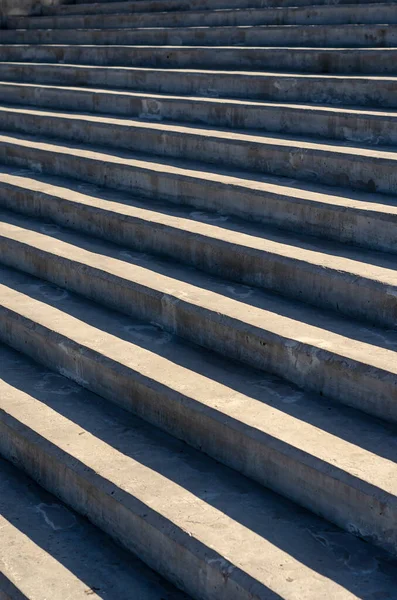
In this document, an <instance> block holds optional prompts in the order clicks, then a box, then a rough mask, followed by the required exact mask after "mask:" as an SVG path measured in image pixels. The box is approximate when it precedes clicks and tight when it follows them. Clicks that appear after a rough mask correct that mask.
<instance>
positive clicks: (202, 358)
mask: <svg viewBox="0 0 397 600" xmlns="http://www.w3.org/2000/svg"><path fill="white" fill-rule="evenodd" d="M54 237H57V236H54ZM34 281H41V280H36V279H35V280H34ZM13 285H15V287H16V288H17V289H20V291H22V292H23V293H26V290H25V289H24V286H23V284H22V286H21V287H19V286H18V284H17V283H16V282H15V281H14V283H13ZM48 285H49V287H50V288H51V287H53V288H54V290H57V289H58V288H57V287H56V286H52V284H48ZM28 293H29V295H30V296H32V297H34V298H36V299H38V300H40V302H43V303H46V304H48V305H50V306H53V307H55V308H57V309H61V310H64V311H65V312H67V313H68V314H70V315H72V316H74V317H75V318H77V319H79V320H82V321H85V322H86V323H88V324H90V325H92V326H94V327H96V328H98V329H101V330H103V331H104V332H106V333H110V334H112V335H114V336H116V337H118V338H120V339H123V340H125V341H127V342H132V343H134V344H136V345H138V346H140V347H142V348H145V349H147V350H150V351H152V352H153V351H154V352H155V353H156V354H159V355H161V356H163V357H164V358H167V359H168V360H170V361H171V362H173V363H175V364H178V365H180V366H183V367H185V368H187V369H189V370H191V371H193V372H197V373H199V374H201V375H204V376H205V377H207V378H209V379H212V380H214V381H217V382H219V383H222V384H223V385H226V386H227V387H229V388H230V389H231V390H232V391H233V390H235V391H239V392H241V393H243V394H245V395H247V396H248V397H251V398H254V399H256V400H258V401H259V402H264V403H266V404H269V405H273V404H272V402H271V399H269V394H266V393H265V392H263V391H262V392H261V391H260V390H259V389H258V388H255V387H254V386H252V385H247V379H248V375H249V374H252V379H253V380H255V379H258V378H259V377H260V378H261V379H262V380H264V382H265V383H266V381H268V382H269V385H270V386H272V387H275V388H277V389H278V390H279V391H281V393H282V394H284V395H285V396H293V395H294V394H296V393H297V391H298V388H297V387H296V386H294V385H293V384H291V383H289V382H287V381H285V380H283V379H281V378H279V377H278V376H273V375H269V374H267V373H266V372H259V371H256V370H255V369H253V368H250V367H249V366H246V365H242V364H240V363H237V362H236V361H234V360H232V359H224V358H223V357H222V356H220V355H218V354H215V353H212V352H211V351H210V350H207V349H206V350H205V354H204V353H203V350H202V349H201V348H199V347H195V346H194V345H193V344H191V343H189V342H186V341H184V340H183V339H181V338H178V337H174V340H173V346H172V348H175V346H177V347H178V348H179V351H178V352H175V351H173V350H172V348H171V347H168V346H167V345H166V344H164V345H162V346H160V345H156V346H155V347H153V346H151V345H150V341H148V342H145V340H144V339H142V337H139V338H136V337H135V338H134V337H133V336H132V335H131V334H130V333H127V332H126V331H124V330H123V328H122V327H120V323H119V321H120V319H125V321H126V322H128V323H131V322H133V323H134V322H136V321H137V319H134V318H133V317H128V316H127V317H125V316H124V315H122V314H121V313H117V312H112V314H110V313H109V311H108V309H106V308H103V307H102V306H101V305H98V304H96V305H94V306H93V308H94V310H92V311H91V310H89V309H88V310H87V309H86V307H87V304H86V302H87V301H85V303H84V305H82V304H79V303H78V296H76V295H74V294H72V293H70V294H69V299H66V300H64V301H62V303H61V305H60V303H59V301H57V300H51V299H50V298H49V297H45V296H43V295H42V294H39V292H38V291H35V290H33V289H30V290H29V292H28ZM73 299H75V301H74V300H73ZM76 300H77V301H76ZM90 302H91V301H88V306H91V304H90ZM98 315H99V316H100V317H101V318H98ZM102 317H103V318H102ZM139 322H140V323H146V324H147V321H146V322H145V321H141V320H139ZM396 341H397V336H396ZM184 349H186V351H185V350H184ZM197 352H200V355H199V356H198V355H197ZM232 373H234V375H235V376H233V375H232ZM259 373H260V375H259ZM239 375H240V376H239ZM313 408H314V410H313ZM277 409H278V410H281V411H283V412H285V413H286V414H289V415H291V416H294V417H295V418H297V419H300V420H302V421H304V422H307V423H310V424H312V425H315V426H316V427H319V428H320V429H322V430H324V431H326V432H329V433H333V434H334V435H336V436H337V437H340V438H343V439H345V440H346V441H349V442H351V443H353V444H355V445H357V446H358V447H361V448H364V449H366V450H368V451H370V452H373V453H374V454H377V455H379V456H383V457H384V458H387V459H389V460H392V461H393V462H396V463H397V444H396V437H395V432H396V426H395V425H393V424H389V423H386V422H384V421H381V420H380V419H377V418H375V417H372V416H371V417H369V416H367V415H366V414H364V413H361V412H360V411H359V410H356V409H353V408H349V407H347V406H344V405H342V404H338V403H336V402H332V401H331V400H329V399H325V398H324V397H320V396H318V395H315V394H312V393H305V395H304V397H303V399H302V401H301V402H299V403H296V404H287V403H280V402H279V403H277ZM330 411H332V412H333V413H335V412H336V411H338V412H339V413H340V415H341V418H340V419H339V420H338V422H337V423H336V422H335V421H332V420H330V419H329V416H330ZM375 428H376V429H377V432H378V436H374V431H375ZM368 430H369V431H370V432H371V433H370V435H363V431H368ZM386 440H387V441H388V443H387V444H385V441H386Z"/></svg>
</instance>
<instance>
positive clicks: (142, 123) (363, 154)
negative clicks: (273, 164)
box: [0, 104, 397, 162]
mask: <svg viewBox="0 0 397 600" xmlns="http://www.w3.org/2000/svg"><path fill="white" fill-rule="evenodd" d="M1 113H3V114H21V115H23V114H27V115H32V116H37V117H41V118H46V119H47V122H48V121H49V119H50V118H51V119H60V120H61V119H62V120H65V119H67V120H70V121H71V122H84V123H101V124H105V125H110V126H115V127H116V126H117V127H126V128H129V129H131V130H132V131H133V130H134V129H135V130H139V129H140V130H143V131H154V132H158V133H159V135H162V134H167V133H168V134H175V135H180V136H183V137H184V139H186V137H187V136H189V137H192V138H197V139H198V140H208V141H210V140H217V141H219V142H230V141H235V142H237V143H241V144H244V143H246V144H251V145H256V146H267V147H272V146H274V147H278V148H280V149H285V150H286V151H287V152H294V151H306V152H312V153H324V154H342V155H345V156H350V157H352V158H353V157H354V158H358V157H360V158H361V159H368V158H370V159H371V160H374V161H392V162H394V161H397V152H396V151H395V150H394V148H393V147H390V146H386V147H384V148H382V146H367V147H366V146H364V145H362V144H360V145H357V144H354V142H344V141H339V140H337V141H334V140H321V139H316V138H314V139H313V138H310V137H303V136H291V135H287V134H274V133H269V134H266V132H263V131H259V132H257V133H256V134H255V133H254V132H253V131H252V130H251V131H249V132H244V131H238V130H235V129H225V128H220V127H219V128H218V127H216V128H214V127H211V126H205V125H202V126H198V125H189V124H184V123H182V124H179V123H172V122H158V121H157V120H156V121H150V120H143V119H139V118H138V119H137V118H135V119H128V118H127V117H123V116H107V115H106V116H105V115H100V114H90V113H81V114H79V113H77V112H71V111H67V112H59V111H57V110H49V109H42V108H32V107H29V106H27V107H19V106H14V105H12V106H11V105H4V104H0V114H1ZM390 119H391V120H394V119H395V120H396V121H397V115H391V116H390ZM204 158H205V155H204Z"/></svg>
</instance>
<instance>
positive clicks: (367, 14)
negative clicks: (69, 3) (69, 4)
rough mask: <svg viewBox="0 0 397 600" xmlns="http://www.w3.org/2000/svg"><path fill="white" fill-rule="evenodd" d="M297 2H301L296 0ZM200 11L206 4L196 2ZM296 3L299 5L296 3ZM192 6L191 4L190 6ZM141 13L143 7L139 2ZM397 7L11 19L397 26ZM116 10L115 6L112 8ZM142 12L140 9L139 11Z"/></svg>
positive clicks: (24, 23) (28, 22)
mask: <svg viewBox="0 0 397 600" xmlns="http://www.w3.org/2000/svg"><path fill="white" fill-rule="evenodd" d="M297 1H298V0H297ZM196 2H197V3H198V6H199V7H201V6H202V3H203V0H196ZM294 3H295V4H296V2H295V0H294ZM189 4H190V6H192V4H191V3H189ZM139 5H140V7H141V10H143V9H144V4H143V3H142V2H141V1H140V2H139ZM396 6H397V3H393V2H381V3H376V2H373V3H368V4H367V3H363V4H340V3H338V4H329V5H312V6H293V7H281V8H278V7H273V8H230V9H220V10H219V9H218V10H208V9H207V10H197V9H196V10H194V9H190V10H181V11H176V10H175V11H169V12H141V11H138V12H133V13H131V12H126V13H115V12H114V10H113V11H112V12H111V13H108V14H81V15H49V16H40V17H10V18H9V19H8V21H7V25H8V27H9V28H10V29H54V28H61V29H97V28H100V29H118V28H120V27H123V28H124V27H127V28H129V27H158V25H159V23H161V25H162V27H181V26H182V27H195V26H196V27H197V26H198V27H203V26H215V27H216V26H225V25H232V26H233V25H306V24H310V25H315V24H317V25H321V24H336V23H340V24H348V23H351V24H354V25H356V24H363V23H375V24H376V23H388V24H396V23H397V10H396ZM112 8H113V9H114V6H113V7H112ZM137 9H139V6H138V7H137Z"/></svg>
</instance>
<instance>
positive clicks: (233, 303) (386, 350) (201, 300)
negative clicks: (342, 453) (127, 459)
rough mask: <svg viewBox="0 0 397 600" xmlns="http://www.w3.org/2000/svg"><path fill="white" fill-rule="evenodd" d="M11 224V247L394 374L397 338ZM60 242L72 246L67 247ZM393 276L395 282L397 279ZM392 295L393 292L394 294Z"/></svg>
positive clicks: (73, 237) (79, 239)
mask: <svg viewBox="0 0 397 600" xmlns="http://www.w3.org/2000/svg"><path fill="white" fill-rule="evenodd" d="M5 217H6V213H3V219H4V218H5ZM7 217H8V221H11V222H12V221H14V222H15V223H17V222H19V223H24V224H25V226H26V229H24V228H21V229H19V230H18V228H17V227H15V226H12V225H8V226H7V224H5V225H4V233H5V232H6V231H7V229H8V232H7V233H8V236H10V239H11V236H12V233H13V234H14V235H15V237H17V236H18V237H19V240H20V241H21V242H22V243H23V244H26V245H29V246H30V247H31V248H32V249H33V248H34V247H35V246H36V247H37V248H41V249H42V250H44V249H45V251H46V252H47V253H50V254H53V255H54V256H61V257H63V258H64V259H66V260H68V259H69V260H72V257H73V261H76V264H79V263H80V264H82V265H90V266H91V267H93V268H95V269H97V270H98V271H99V272H100V273H102V274H103V276H104V277H106V278H108V277H111V278H112V277H116V278H119V279H121V280H123V281H124V282H125V283H126V284H127V285H128V286H130V285H131V286H134V285H139V286H143V287H145V288H147V289H148V290H150V291H151V292H152V293H153V294H155V295H160V297H162V298H163V301H164V302H169V303H171V304H173V303H175V302H181V303H182V304H186V305H189V306H190V307H191V308H192V310H195V309H199V310H200V309H203V310H205V311H206V312H208V316H209V317H212V318H215V319H221V320H225V319H226V320H227V319H228V320H231V322H233V323H234V324H235V326H236V327H242V328H243V329H245V330H246V331H247V332H248V331H250V330H251V331H252V330H255V329H256V330H262V331H264V332H267V333H270V334H272V335H275V336H281V337H282V338H284V339H285V340H286V341H287V340H289V341H290V342H291V343H297V344H304V345H305V344H306V345H310V346H313V347H314V348H316V349H317V350H321V349H322V350H325V349H327V350H328V351H329V352H331V353H333V354H335V355H339V356H343V357H345V358H346V359H351V360H353V361H358V362H361V363H362V365H363V366H364V365H365V366H366V367H370V368H371V367H372V368H374V369H381V370H383V371H384V372H385V373H390V374H393V375H396V374H397V364H396V362H395V348H396V342H397V332H394V331H386V330H381V329H380V330H379V329H376V328H374V327H370V326H366V325H363V324H362V323H358V322H354V321H351V320H349V321H346V320H345V319H344V318H343V317H339V316H337V315H334V314H332V313H329V312H328V311H322V310H320V309H316V310H315V311H314V310H313V308H312V307H310V306H308V305H305V304H302V303H299V302H297V301H293V300H287V299H286V298H281V297H279V296H277V295H273V294H272V293H270V292H266V291H264V290H257V289H255V288H252V287H250V286H248V289H246V286H243V290H242V291H240V290H239V289H238V286H237V293H236V291H235V290H234V287H233V283H232V282H230V281H227V280H222V279H220V278H217V277H214V276H211V275H207V274H205V273H201V272H199V271H196V270H195V269H192V268H189V267H185V266H183V265H181V264H178V263H174V262H173V261H169V260H166V259H161V258H160V257H151V256H150V255H147V254H141V253H139V252H138V253H134V252H129V250H128V249H126V248H125V249H120V247H118V246H114V245H113V244H111V243H109V242H103V241H97V240H95V239H94V238H91V237H88V236H85V235H82V234H77V233H72V232H69V231H63V230H62V229H61V228H59V227H58V226H56V227H55V230H56V231H55V232H54V233H52V234H47V235H46V234H45V231H46V225H45V224H44V225H43V224H42V223H41V222H40V221H39V222H37V225H36V223H35V221H34V220H32V219H29V218H25V217H23V216H20V215H12V214H9V215H8V213H7ZM35 225H36V227H37V229H38V232H36V231H35V227H34V226H35ZM42 228H43V229H42ZM51 230H52V227H51V225H50V231H51ZM11 232H12V233H11ZM4 233H3V235H4ZM62 238H65V240H69V241H62ZM129 255H130V256H129ZM392 273H393V275H394V277H395V276H396V271H394V272H392ZM390 287H392V286H390ZM393 291H394V290H393V288H392V291H391V293H393ZM342 332H343V333H342Z"/></svg>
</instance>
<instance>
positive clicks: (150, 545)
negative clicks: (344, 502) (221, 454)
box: [0, 330, 397, 600]
mask: <svg viewBox="0 0 397 600" xmlns="http://www.w3.org/2000/svg"><path fill="white" fill-rule="evenodd" d="M32 335H34V331H33V330H32ZM65 351H67V348H65ZM0 398H1V400H0V402H1V410H0V451H1V453H2V455H3V456H4V457H6V458H8V459H9V460H11V461H12V462H13V463H15V464H16V465H17V466H20V467H21V468H22V469H24V470H25V471H26V472H27V473H28V474H30V475H31V476H32V477H33V478H34V479H36V480H37V481H38V482H39V483H41V485H43V487H46V488H47V489H48V490H49V491H50V492H52V493H55V494H56V495H57V496H58V497H59V498H61V499H62V500H63V501H64V502H66V503H68V504H69V505H70V506H72V508H74V509H76V510H78V511H79V512H80V513H81V514H82V515H84V516H87V517H88V518H89V519H90V520H92V521H93V522H94V523H95V524H96V525H98V526H100V527H101V528H102V529H103V530H104V531H106V532H107V533H109V534H110V535H111V536H112V537H113V538H114V539H115V540H117V541H118V542H119V543H121V544H122V545H124V546H125V547H126V548H127V549H129V550H131V551H132V552H133V553H135V554H137V555H138V556H139V557H141V558H143V559H144V560H145V562H147V563H148V564H149V565H150V566H151V567H152V568H154V569H155V570H157V571H158V572H160V573H161V574H162V575H164V576H166V578H168V579H169V580H171V581H172V582H173V583H174V584H176V585H177V586H178V587H180V588H183V589H184V590H185V591H188V592H189V593H191V595H192V596H193V597H194V598H196V599H197V600H331V599H332V600H353V599H358V598H359V599H361V600H395V598H396V590H397V573H396V570H395V560H394V559H393V558H392V557H390V556H389V555H387V554H385V553H384V552H383V551H381V550H377V549H374V548H373V547H372V546H371V545H370V544H368V543H364V542H363V541H361V540H359V539H357V538H355V537H354V536H353V535H351V534H348V533H345V532H342V531H341V530H340V529H338V528H337V527H336V526H334V525H331V524H329V523H327V522H326V521H324V520H323V519H321V518H318V517H315V516H314V515H312V514H311V513H309V512H308V511H306V510H304V509H301V508H299V507H297V506H296V505H294V504H292V503H291V502H289V501H287V500H284V499H282V498H281V497H280V496H278V495H277V494H274V493H272V492H270V491H267V490H265V488H262V487H261V486H259V485H257V484H255V483H253V482H250V481H249V480H248V479H246V478H245V477H243V476H241V475H239V474H238V473H236V472H234V471H232V470H230V469H228V468H226V467H223V466H222V465H220V464H219V463H217V462H215V461H214V460H212V459H210V458H209V457H207V456H205V455H204V454H202V453H200V452H198V451H197V450H194V449H192V448H190V447H189V446H187V445H186V444H184V443H183V442H180V441H178V440H176V439H175V438H172V437H171V436H169V435H167V434H165V433H162V432H161V431H160V430H158V429H156V428H154V427H152V426H150V425H148V424H146V423H144V422H143V421H141V420H140V419H138V418H136V417H133V416H132V415H130V414H129V413H126V412H125V411H124V410H122V409H120V408H118V407H116V406H114V405H112V404H110V403H108V402H106V401H105V400H103V399H101V398H100V397H98V396H95V395H94V394H92V393H89V392H87V391H86V390H84V389H83V388H81V387H79V386H78V385H77V384H76V383H74V382H71V381H69V380H68V379H65V378H64V377H62V376H61V375H58V374H55V373H52V372H50V371H47V370H46V369H45V368H43V367H40V366H38V365H37V364H35V363H33V362H32V361H30V360H29V359H27V358H25V357H24V356H23V355H21V354H18V353H16V352H15V351H13V350H11V349H9V348H6V347H4V346H0ZM302 485H303V486H304V482H303V481H302ZM6 487H7V488H10V491H9V492H8V493H11V491H12V486H6ZM29 493H30V492H29ZM17 495H18V494H17ZM20 495H21V494H20ZM21 496H22V497H23V496H24V495H23V494H22V495H21ZM0 498H1V501H0V502H3V503H4V501H5V499H6V497H5V495H4V494H2V495H1V494H0ZM25 500H26V501H28V500H29V494H26V498H25ZM21 501H22V500H21ZM7 504H8V503H7ZM12 504H13V503H11V505H12ZM40 504H42V505H44V506H41V510H38V511H37V510H35V509H34V510H32V508H31V510H30V511H27V512H25V513H24V514H25V515H28V517H29V518H28V520H23V519H22V520H21V521H20V523H19V525H17V523H18V522H17V521H16V518H15V517H14V524H15V526H16V527H17V529H19V531H23V533H24V534H25V535H27V537H29V535H28V530H27V527H30V528H31V529H34V527H33V525H32V524H33V523H34V519H37V518H38V517H40V518H44V520H45V521H46V522H47V524H48V522H52V523H54V519H55V518H60V516H59V514H61V515H62V519H63V523H66V524H67V523H69V524H70V523H71V520H73V519H72V517H71V516H70V513H67V512H66V511H65V510H64V509H56V510H55V511H52V513H51V510H50V509H47V508H46V507H48V505H51V504H52V501H49V500H47V499H44V500H39V501H38V502H36V500H33V501H32V502H31V506H33V508H34V507H37V505H40ZM8 505H9V504H8ZM3 510H4V509H3ZM54 512H55V513H58V512H59V514H58V516H56V514H55V515H54V514H53V513H54ZM7 521H8V522H9V521H10V519H7ZM5 531H7V529H5ZM10 531H12V530H11V529H10ZM64 531H66V532H68V533H69V535H70V536H72V534H73V533H74V531H73V528H72V527H70V529H69V528H68V529H66V530H64ZM77 534H78V531H77V530H76V535H77ZM2 536H4V531H2ZM3 540H4V537H2V541H3ZM34 541H35V543H36V546H38V550H37V552H39V550H40V541H39V536H38V537H37V538H36V539H35V540H34ZM86 541H87V543H88V541H89V538H88V536H87V540H86ZM74 546H75V551H73V554H75V558H76V563H77V564H78V565H80V567H79V568H82V569H83V565H84V561H83V559H82V558H79V557H81V553H83V554H84V552H85V551H84V545H83V542H82V543H81V545H80V544H79V543H78V542H77V539H76V541H75V542H74ZM4 547H5V548H7V547H8V550H5V549H4ZM99 548H101V551H102V544H98V552H99ZM35 551H36V550H35ZM104 551H105V550H104ZM2 552H3V553H4V552H7V554H10V556H9V557H7V556H6V557H5V559H4V558H2V559H3V562H5V563H6V564H8V565H10V564H11V567H9V570H10V571H11V573H14V575H13V576H14V577H16V575H15V573H16V574H18V572H17V571H16V570H15V568H14V567H13V566H12V563H11V562H10V561H11V560H16V561H18V560H19V558H18V557H19V556H21V557H24V558H25V559H26V558H27V557H28V554H29V552H30V551H29V550H28V549H25V548H21V549H17V548H15V549H12V546H11V545H10V544H4V545H3V550H2ZM58 552H59V560H58V562H59V561H61V562H62V560H63V561H64V562H63V563H62V564H63V566H65V561H67V560H71V559H70V556H71V555H70V553H69V552H68V551H67V549H62V546H61V545H60V546H59V547H58ZM47 554H49V555H51V548H50V547H48V548H47ZM61 556H62V557H63V558H62V559H61ZM97 562H98V564H100V562H101V559H98V561H97ZM116 562H117V561H116ZM34 563H37V564H38V565H39V561H38V560H36V559H34ZM55 564H56V563H55ZM60 568H61V567H60ZM44 570H45V571H46V569H44ZM121 570H122V569H121ZM69 571H71V572H72V573H73V569H71V567H70V566H69ZM115 572H116V571H115ZM29 573H31V571H30V569H25V575H24V577H26V578H27V579H26V580H25V579H24V577H22V575H20V576H19V577H16V578H17V579H19V580H20V583H24V584H25V585H28V584H29V578H28V574H29ZM54 573H55V570H54ZM130 576H131V577H133V576H134V575H133V571H131V573H130ZM80 578H82V577H80ZM33 579H35V578H33ZM94 579H95V578H94ZM98 579H99V577H98ZM110 581H112V579H110ZM125 581H126V580H125V579H124V580H122V584H123V586H124V585H125V586H127V588H128V585H129V584H127V583H125ZM123 582H124V583H123ZM36 583H37V578H36ZM84 585H86V588H87V587H89V586H91V587H95V583H93V579H91V578H88V579H87V581H84ZM120 585H121V584H120ZM159 585H160V584H159ZM86 588H85V589H86ZM127 588H126V589H127ZM94 591H95V590H94ZM130 591H131V590H130ZM83 593H84V592H83ZM31 597H32V598H37V600H43V597H44V596H43V594H41V596H37V595H36V596H34V595H32V596H31ZM48 597H51V598H56V596H55V594H49V596H48ZM61 597H62V600H67V599H68V598H70V599H72V598H73V599H74V598H76V597H77V598H78V594H77V595H76V594H75V593H74V592H73V590H72V588H71V592H70V594H66V595H63V596H61ZM99 597H102V598H114V600H116V598H117V600H120V599H123V598H126V597H127V596H126V595H122V594H121V593H120V594H119V593H118V592H116V593H115V594H113V595H112V594H111V593H109V594H108V595H105V594H99ZM148 597H149V596H145V595H144V594H143V593H142V594H140V593H139V590H138V591H137V592H136V593H135V591H134V593H132V592H131V594H130V596H129V598H131V600H146V598H148ZM153 597H155V596H153ZM171 598H174V596H172V594H171V595H165V596H164V599H166V600H169V599H171Z"/></svg>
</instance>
